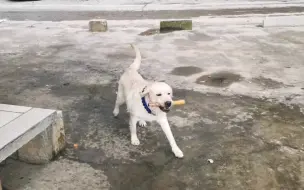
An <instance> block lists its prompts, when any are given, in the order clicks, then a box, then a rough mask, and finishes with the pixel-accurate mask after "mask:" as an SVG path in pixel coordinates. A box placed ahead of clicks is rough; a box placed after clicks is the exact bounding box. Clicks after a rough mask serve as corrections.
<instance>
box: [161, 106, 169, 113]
mask: <svg viewBox="0 0 304 190" xmlns="http://www.w3.org/2000/svg"><path fill="white" fill-rule="evenodd" d="M159 109H160V110H161V111H163V112H166V113H168V112H169V111H170V108H167V107H163V106H159Z"/></svg>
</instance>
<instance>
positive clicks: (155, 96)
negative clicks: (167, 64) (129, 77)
mask: <svg viewBox="0 0 304 190" xmlns="http://www.w3.org/2000/svg"><path fill="white" fill-rule="evenodd" d="M142 93H143V95H148V96H149V99H150V101H151V102H153V103H156V104H158V105H159V109H160V110H161V111H163V112H169V111H170V108H171V106H172V96H173V94H172V88H171V87H170V86H169V85H168V84H167V83H164V82H154V83H151V84H150V85H148V86H147V87H146V88H145V89H144V90H143V92H142Z"/></svg>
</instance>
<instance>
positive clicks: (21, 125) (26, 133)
mask: <svg viewBox="0 0 304 190" xmlns="http://www.w3.org/2000/svg"><path fill="white" fill-rule="evenodd" d="M55 115H56V111H55V110H48V109H40V108H32V109H31V110H29V111H28V112H25V113H23V114H22V115H20V116H19V117H18V118H15V119H14V120H12V121H10V122H9V123H7V124H5V125H3V126H1V127H0V162H1V161H3V160H4V159H6V158H7V157H9V156H10V155H12V154H13V153H14V152H16V151H17V150H18V149H19V148H21V147H22V146H23V145H25V144H26V143H28V142H29V141H31V140H32V139H33V138H34V137H36V136H37V135H38V134H40V133H41V132H43V131H44V130H46V128H48V127H49V126H50V125H51V124H52V123H53V117H54V116H55Z"/></svg>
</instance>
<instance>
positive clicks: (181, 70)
mask: <svg viewBox="0 0 304 190" xmlns="http://www.w3.org/2000/svg"><path fill="white" fill-rule="evenodd" d="M202 71H203V69H201V68H199V67H194V66H185V67H176V68H174V69H173V70H172V71H171V74H173V75H178V76H190V75H193V74H196V73H200V72H202Z"/></svg>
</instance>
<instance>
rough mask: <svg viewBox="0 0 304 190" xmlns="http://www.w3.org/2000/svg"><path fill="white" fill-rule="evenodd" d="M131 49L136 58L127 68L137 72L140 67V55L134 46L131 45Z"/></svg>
mask: <svg viewBox="0 0 304 190" xmlns="http://www.w3.org/2000/svg"><path fill="white" fill-rule="evenodd" d="M131 47H132V48H133V49H134V51H135V53H136V57H135V59H134V61H133V63H132V64H131V65H130V67H129V68H130V69H134V70H136V71H137V70H138V69H139V67H140V63H141V55H140V51H139V49H138V48H137V47H136V46H135V45H133V44H131Z"/></svg>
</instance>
